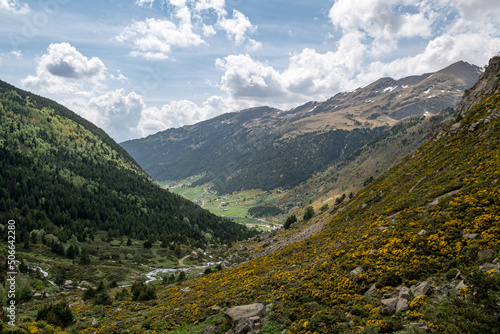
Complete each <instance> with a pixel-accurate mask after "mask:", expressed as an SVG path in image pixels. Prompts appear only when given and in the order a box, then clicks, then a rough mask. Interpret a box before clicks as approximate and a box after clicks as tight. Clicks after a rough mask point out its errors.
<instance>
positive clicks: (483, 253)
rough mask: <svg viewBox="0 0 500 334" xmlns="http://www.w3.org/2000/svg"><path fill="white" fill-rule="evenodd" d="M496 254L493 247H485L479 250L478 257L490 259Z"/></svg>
mask: <svg viewBox="0 0 500 334" xmlns="http://www.w3.org/2000/svg"><path fill="white" fill-rule="evenodd" d="M493 255H495V251H494V250H493V249H485V250H482V251H479V252H477V257H478V258H480V259H490V258H492V257H493Z"/></svg>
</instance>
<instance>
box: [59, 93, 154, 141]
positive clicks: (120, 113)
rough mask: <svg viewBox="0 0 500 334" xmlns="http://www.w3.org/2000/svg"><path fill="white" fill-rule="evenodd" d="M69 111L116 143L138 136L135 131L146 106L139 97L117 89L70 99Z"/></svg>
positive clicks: (67, 103)
mask: <svg viewBox="0 0 500 334" xmlns="http://www.w3.org/2000/svg"><path fill="white" fill-rule="evenodd" d="M64 104H65V105H66V106H68V107H69V108H70V109H72V110H74V111H75V112H77V113H78V114H80V115H82V116H83V117H85V118H86V119H88V120H89V121H91V122H93V123H94V124H96V125H97V126H99V127H101V128H102V129H104V131H106V133H107V134H108V135H110V136H111V137H112V138H113V139H114V140H116V141H117V142H120V141H124V140H127V139H132V138H136V137H138V136H140V131H139V130H138V129H137V125H138V123H139V120H140V119H141V114H142V111H143V110H144V109H145V108H146V105H145V103H144V101H143V99H142V96H141V95H138V94H137V93H135V92H131V93H129V94H126V92H125V90H124V89H117V90H114V91H110V92H107V93H105V94H103V95H98V96H94V97H91V98H90V99H71V100H68V101H66V102H65V103H64Z"/></svg>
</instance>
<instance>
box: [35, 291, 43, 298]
mask: <svg viewBox="0 0 500 334" xmlns="http://www.w3.org/2000/svg"><path fill="white" fill-rule="evenodd" d="M42 297H43V295H42V294H41V293H40V292H37V293H35V294H34V295H33V298H35V299H40V298H42Z"/></svg>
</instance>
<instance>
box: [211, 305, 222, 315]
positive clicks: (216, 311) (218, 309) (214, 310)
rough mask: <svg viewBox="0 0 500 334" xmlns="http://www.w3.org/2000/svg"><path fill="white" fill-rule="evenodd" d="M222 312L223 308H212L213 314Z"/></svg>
mask: <svg viewBox="0 0 500 334" xmlns="http://www.w3.org/2000/svg"><path fill="white" fill-rule="evenodd" d="M221 310H222V307H220V306H217V305H215V306H213V307H211V308H210V313H212V314H217V313H219V312H220V311H221Z"/></svg>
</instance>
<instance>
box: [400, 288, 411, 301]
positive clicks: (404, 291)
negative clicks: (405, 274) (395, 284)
mask: <svg viewBox="0 0 500 334" xmlns="http://www.w3.org/2000/svg"><path fill="white" fill-rule="evenodd" d="M399 298H404V299H408V298H410V288H407V287H406V286H403V287H402V288H401V290H400V291H399Z"/></svg>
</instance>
